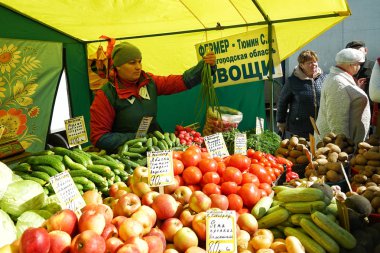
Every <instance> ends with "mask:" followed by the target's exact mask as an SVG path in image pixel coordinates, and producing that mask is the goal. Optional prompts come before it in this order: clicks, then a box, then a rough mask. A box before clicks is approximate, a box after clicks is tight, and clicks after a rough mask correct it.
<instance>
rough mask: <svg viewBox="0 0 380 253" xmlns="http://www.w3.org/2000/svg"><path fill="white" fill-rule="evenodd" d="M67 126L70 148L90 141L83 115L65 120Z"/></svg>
mask: <svg viewBox="0 0 380 253" xmlns="http://www.w3.org/2000/svg"><path fill="white" fill-rule="evenodd" d="M65 128H66V135H67V142H68V143H69V146H70V148H71V147H74V146H77V145H80V144H82V143H86V142H87V141H88V138H87V132H86V125H85V124H84V118H83V116H79V117H75V118H71V119H68V120H65Z"/></svg>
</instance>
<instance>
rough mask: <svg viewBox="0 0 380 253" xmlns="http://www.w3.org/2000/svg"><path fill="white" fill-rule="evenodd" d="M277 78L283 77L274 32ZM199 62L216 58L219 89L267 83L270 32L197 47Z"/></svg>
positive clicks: (217, 85) (274, 62)
mask: <svg viewBox="0 0 380 253" xmlns="http://www.w3.org/2000/svg"><path fill="white" fill-rule="evenodd" d="M272 31H273V32H272V34H273V36H272V52H271V53H272V57H273V65H274V67H273V69H272V70H273V72H272V74H273V78H275V77H281V76H282V69H281V62H280V59H279V56H278V49H277V43H276V39H275V38H276V36H275V30H274V27H273V30H272ZM195 49H196V52H197V56H198V59H201V58H202V56H204V55H205V54H206V53H207V52H208V51H213V52H214V53H215V54H216V59H217V70H216V73H215V76H214V82H215V87H222V86H228V85H235V84H241V83H248V82H253V81H259V80H265V79H268V76H269V64H268V63H269V54H270V50H269V42H268V29H267V28H266V27H265V28H260V29H256V30H253V31H249V32H245V33H240V34H236V35H232V36H228V37H224V38H220V39H216V40H211V41H207V42H203V43H199V44H197V45H195Z"/></svg>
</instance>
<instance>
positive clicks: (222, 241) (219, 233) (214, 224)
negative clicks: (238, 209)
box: [206, 209, 237, 253]
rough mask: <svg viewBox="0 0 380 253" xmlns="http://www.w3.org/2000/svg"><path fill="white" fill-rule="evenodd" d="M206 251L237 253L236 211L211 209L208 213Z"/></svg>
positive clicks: (210, 252)
mask: <svg viewBox="0 0 380 253" xmlns="http://www.w3.org/2000/svg"><path fill="white" fill-rule="evenodd" d="M206 251H207V252H208V253H213V252H215V253H216V252H218V253H235V252H237V243H236V213H235V211H231V210H227V211H221V210H213V209H211V210H208V211H207V212H206Z"/></svg>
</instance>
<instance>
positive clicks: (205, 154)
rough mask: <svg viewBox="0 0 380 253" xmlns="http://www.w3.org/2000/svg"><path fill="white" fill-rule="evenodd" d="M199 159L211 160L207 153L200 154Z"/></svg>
mask: <svg viewBox="0 0 380 253" xmlns="http://www.w3.org/2000/svg"><path fill="white" fill-rule="evenodd" d="M201 157H202V159H212V155H211V154H210V153H209V152H202V153H201Z"/></svg>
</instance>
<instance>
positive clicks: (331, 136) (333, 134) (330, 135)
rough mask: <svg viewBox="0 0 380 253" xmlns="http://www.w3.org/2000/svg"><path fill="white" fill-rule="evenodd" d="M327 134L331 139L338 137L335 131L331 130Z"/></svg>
mask: <svg viewBox="0 0 380 253" xmlns="http://www.w3.org/2000/svg"><path fill="white" fill-rule="evenodd" d="M325 136H327V137H330V138H331V139H335V138H336V134H335V133H333V132H330V133H328V134H326V135H325Z"/></svg>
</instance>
